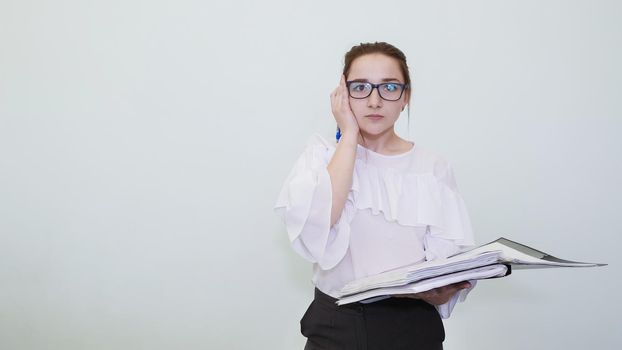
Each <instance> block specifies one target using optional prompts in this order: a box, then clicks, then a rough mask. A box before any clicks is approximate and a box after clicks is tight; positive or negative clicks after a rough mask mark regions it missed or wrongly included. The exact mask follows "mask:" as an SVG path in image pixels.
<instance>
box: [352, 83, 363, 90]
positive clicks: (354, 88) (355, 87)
mask: <svg viewBox="0 0 622 350" xmlns="http://www.w3.org/2000/svg"><path fill="white" fill-rule="evenodd" d="M353 90H354V91H365V90H366V88H365V84H356V85H354V87H353Z"/></svg>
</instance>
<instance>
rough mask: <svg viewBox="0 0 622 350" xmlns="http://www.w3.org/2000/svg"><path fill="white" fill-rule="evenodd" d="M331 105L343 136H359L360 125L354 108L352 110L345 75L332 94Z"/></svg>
mask: <svg viewBox="0 0 622 350" xmlns="http://www.w3.org/2000/svg"><path fill="white" fill-rule="evenodd" d="M330 104H331V108H332V112H333V116H334V117H335V121H337V125H338V126H339V129H341V134H347V133H352V134H358V132H359V125H358V123H357V121H356V117H355V116H354V113H353V112H352V108H350V99H349V95H348V88H347V87H346V78H345V77H344V76H343V75H342V76H341V80H340V81H339V86H337V88H336V89H335V90H334V91H333V92H332V93H331V94H330Z"/></svg>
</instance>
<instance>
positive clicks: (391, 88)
mask: <svg viewBox="0 0 622 350" xmlns="http://www.w3.org/2000/svg"><path fill="white" fill-rule="evenodd" d="M398 88H399V87H398V86H397V85H396V84H386V85H385V86H384V89H385V90H387V91H389V92H393V91H397V89H398Z"/></svg>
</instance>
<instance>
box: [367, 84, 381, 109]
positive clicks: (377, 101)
mask: <svg viewBox="0 0 622 350" xmlns="http://www.w3.org/2000/svg"><path fill="white" fill-rule="evenodd" d="M367 107H372V108H376V107H382V98H381V97H380V92H379V91H378V89H377V88H375V89H372V90H371V94H370V95H369V96H367Z"/></svg>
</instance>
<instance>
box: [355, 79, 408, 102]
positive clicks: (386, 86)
mask: <svg viewBox="0 0 622 350" xmlns="http://www.w3.org/2000/svg"><path fill="white" fill-rule="evenodd" d="M346 86H347V87H348V94H349V95H350V97H352V98H356V99H363V98H367V97H369V95H371V92H372V91H373V90H374V88H376V89H378V94H379V95H380V98H382V99H383V100H387V101H397V100H399V99H400V98H401V97H402V94H403V93H404V90H406V89H408V84H399V83H382V84H372V83H367V82H363V81H348V82H346Z"/></svg>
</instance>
